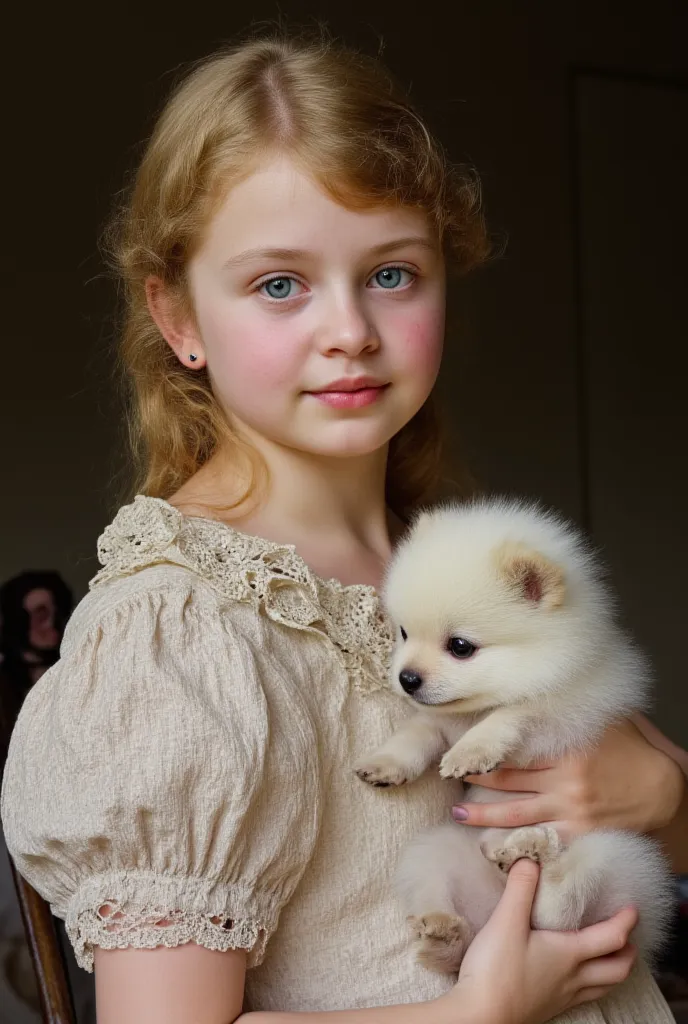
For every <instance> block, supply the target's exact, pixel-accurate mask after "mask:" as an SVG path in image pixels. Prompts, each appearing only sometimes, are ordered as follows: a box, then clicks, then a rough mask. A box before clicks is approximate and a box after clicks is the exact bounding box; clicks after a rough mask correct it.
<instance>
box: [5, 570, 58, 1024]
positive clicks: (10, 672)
mask: <svg viewBox="0 0 688 1024" xmlns="http://www.w3.org/2000/svg"><path fill="white" fill-rule="evenodd" d="M72 606H73V600H72V593H71V591H70V589H69V587H68V586H67V584H66V583H65V582H64V580H63V579H62V577H61V576H60V575H59V573H56V572H51V571H47V572H24V573H21V575H19V576H15V577H14V578H13V579H11V580H8V581H7V582H6V583H4V584H3V585H2V587H0V616H1V619H0V659H1V660H0V777H1V776H2V772H3V771H4V767H5V760H6V757H7V750H8V747H9V741H10V735H11V732H12V729H13V728H14V724H15V722H16V720H17V715H18V714H19V710H20V708H21V705H22V703H23V702H24V698H25V697H26V694H27V693H28V692H29V690H30V689H31V687H32V686H33V685H34V683H35V682H37V681H38V679H39V678H40V677H41V676H42V675H43V673H44V672H45V671H46V669H48V668H50V666H51V665H54V664H55V662H56V661H57V659H58V657H59V652H60V644H61V642H62V634H63V632H64V627H65V625H66V624H67V619H68V618H69V615H70V613H71V611H72ZM10 863H11V861H10ZM11 866H12V875H13V879H14V885H15V889H16V891H17V898H18V901H19V907H20V909H21V915H22V920H23V923H24V933H25V936H26V947H27V949H28V952H29V953H30V955H31V961H32V963H33V969H34V971H35V975H36V981H37V994H38V998H39V1001H40V1007H41V1015H42V1018H43V1020H44V1021H45V1022H46V1024H76V1016H75V1013H74V1005H73V1001H72V995H71V990H70V986H69V981H68V973H67V967H66V964H65V959H64V954H63V950H62V946H61V943H60V939H59V937H58V932H57V928H56V924H55V919H54V918H53V915H52V913H51V910H50V906H49V905H48V904H47V903H46V902H45V900H43V899H42V898H41V896H39V895H38V893H37V892H36V891H35V890H34V889H32V887H31V886H30V885H29V884H28V882H26V881H25V880H24V879H23V878H22V877H21V876H20V875H19V874H18V873H17V872H16V871H15V869H14V865H13V864H12V865H11ZM20 953H21V950H20V951H19V953H18V957H19V954H20ZM15 974H16V977H15ZM12 977H13V978H14V979H15V982H16V980H17V978H18V977H21V978H23V979H24V981H25V982H26V983H28V978H27V972H26V970H25V969H24V970H23V971H22V972H13V974H12ZM17 994H18V995H19V994H21V993H20V992H19V991H18V993H17Z"/></svg>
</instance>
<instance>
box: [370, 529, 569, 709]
mask: <svg viewBox="0 0 688 1024" xmlns="http://www.w3.org/2000/svg"><path fill="white" fill-rule="evenodd" d="M386 600H387V606H388V609H389V611H390V614H391V615H392V618H393V619H394V621H395V622H396V624H397V644H396V649H395V653H394V658H393V666H392V685H393V687H394V688H395V689H396V690H398V691H399V692H400V693H403V694H405V695H406V696H407V697H408V698H409V699H410V700H412V701H413V702H416V703H417V704H420V705H423V706H425V707H426V708H428V709H436V710H437V711H438V712H446V713H451V714H457V713H458V714H462V713H471V712H477V711H482V710H485V709H487V708H490V707H495V706H499V705H502V704H507V703H512V702H515V701H518V700H523V699H527V698H532V697H533V696H535V695H536V694H538V693H544V692H546V690H547V689H548V688H551V687H552V685H553V683H554V684H556V682H557V681H561V678H562V673H564V674H567V673H569V672H570V668H571V651H572V649H573V650H574V652H575V642H576V641H575V635H576V628H577V625H576V624H577V621H578V620H577V617H576V615H575V610H574V611H573V613H572V611H571V609H570V608H569V607H568V603H569V602H567V588H566V583H565V575H564V571H563V569H562V567H561V566H560V565H558V564H556V563H555V562H554V561H552V560H550V559H548V558H546V557H545V556H543V555H542V554H541V553H539V552H538V551H537V550H535V549H534V548H532V547H529V546H526V545H524V544H523V543H522V542H514V541H513V540H508V539H506V540H505V539H504V538H503V537H500V536H499V535H497V536H496V537H495V536H494V535H492V536H489V534H488V535H487V536H485V535H479V536H476V535H472V534H471V532H470V531H468V532H466V531H462V530H460V529H459V530H457V528H456V524H455V523H454V524H452V523H451V522H450V521H443V520H436V519H434V518H433V517H430V518H429V519H428V521H427V522H426V521H425V520H421V521H420V523H419V524H418V525H417V526H416V528H415V530H414V532H413V533H412V535H411V537H410V540H409V541H407V542H406V543H405V544H404V545H402V547H401V549H400V551H399V552H398V554H397V556H396V558H395V559H394V561H393V563H392V566H391V569H390V572H389V574H388V579H387V586H386ZM573 660H574V661H575V653H574V657H573Z"/></svg>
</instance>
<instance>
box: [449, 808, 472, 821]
mask: <svg viewBox="0 0 688 1024" xmlns="http://www.w3.org/2000/svg"><path fill="white" fill-rule="evenodd" d="M467 817H468V811H467V810H466V808H465V807H461V805H459V806H458V807H452V818H453V819H454V821H465V820H466V818H467Z"/></svg>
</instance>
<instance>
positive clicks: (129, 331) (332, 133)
mask: <svg viewBox="0 0 688 1024" xmlns="http://www.w3.org/2000/svg"><path fill="white" fill-rule="evenodd" d="M275 152H280V153H284V154H287V155H288V156H289V157H290V158H291V159H293V160H294V161H295V162H296V163H297V165H298V166H300V167H301V168H303V169H305V170H306V171H307V172H308V173H309V174H310V175H311V176H312V177H313V178H314V179H315V180H317V181H318V183H319V184H320V185H321V187H322V188H324V189H325V190H326V192H327V193H328V194H329V195H330V196H331V197H333V198H334V199H335V200H336V201H337V202H340V203H342V204H344V205H346V206H347V207H349V208H352V209H364V208H374V207H376V206H389V205H398V204H400V205H403V206H410V207H414V208H417V209H421V210H423V211H425V212H426V213H427V215H428V217H429V218H430V220H431V223H433V225H434V227H435V229H436V231H437V235H438V238H439V240H440V241H441V243H442V245H443V246H444V248H445V252H446V253H447V256H448V260H449V261H450V263H451V264H453V266H454V267H455V268H456V269H457V270H458V271H459V272H461V273H465V272H466V271H468V270H470V269H471V268H472V267H474V266H476V265H477V264H479V263H481V262H482V261H483V260H485V259H486V257H487V255H488V248H489V246H488V241H487V237H486V232H485V226H484V222H483V218H482V215H481V208H480V188H479V183H478V180H477V177H476V175H475V174H474V173H473V172H472V171H470V170H467V169H464V168H460V167H457V166H454V165H452V164H451V163H450V162H449V161H448V159H447V157H446V156H445V154H444V152H443V150H442V148H441V147H440V145H439V144H438V143H437V141H436V140H435V139H434V138H433V137H432V136H431V134H430V133H429V131H428V130H427V128H426V127H425V125H424V123H423V122H422V120H421V119H420V117H419V116H418V115H417V114H416V113H415V112H414V110H413V109H412V107H411V106H410V105H409V103H408V102H407V99H406V97H405V95H404V93H403V91H402V90H401V89H400V88H399V87H398V86H397V85H396V84H395V82H394V81H393V80H392V78H391V77H390V75H389V74H388V72H387V71H386V70H385V69H384V68H383V67H382V66H381V65H380V64H379V63H378V62H377V61H375V60H373V59H370V58H368V57H365V56H363V55H361V54H359V53H357V52H354V51H352V50H350V49H347V48H345V47H343V46H341V45H339V44H335V43H333V42H332V41H331V40H329V39H327V38H321V37H319V38H306V39H304V38H301V37H284V36H282V35H279V36H271V37H263V38H257V39H253V40H250V41H248V42H245V43H243V44H242V45H239V46H237V47H235V48H233V49H230V50H227V51H223V52H220V53H217V54H214V55H213V56H211V57H209V58H207V59H206V60H204V61H203V62H201V63H200V64H198V65H196V66H195V67H193V68H192V69H191V71H190V73H188V74H187V76H186V77H185V78H184V79H183V80H182V81H181V83H180V84H179V85H178V86H177V87H176V88H175V89H174V91H173V92H172V95H171V96H170V98H169V100H168V102H167V104H166V106H165V108H164V109H163V111H162V114H161V115H160V117H159V119H158V121H157V124H156V125H155V128H154V131H153V134H152V136H151V138H150V141H149V142H148V145H147V147H146V150H145V153H144V155H143V158H142V161H141V163H140V166H139V168H138V171H137V173H136V175H135V177H134V180H133V183H132V186H131V189H130V190H129V194H128V196H127V198H126V201H125V203H124V205H123V207H122V208H121V209H120V210H119V211H118V213H117V214H116V216H115V217H114V218H113V221H112V223H111V225H110V229H109V231H108V232H107V234H106V245H107V248H108V250H109V252H110V254H111V256H112V257H114V263H115V267H116V270H117V273H118V275H119V277H120V279H121V281H122V283H123V296H124V316H123V325H122V334H121V347H120V358H121V364H122V369H123V371H124V380H125V382H126V387H127V390H128V427H129V439H130V444H131V450H132V454H133V459H134V467H135V476H136V478H135V481H134V485H133V491H134V493H137V492H142V493H146V494H149V495H152V496H155V497H163V498H167V497H169V496H171V495H172V494H173V493H174V492H175V491H176V490H178V489H179V488H180V487H181V486H182V484H184V483H185V482H186V481H187V480H188V479H189V478H190V477H191V476H193V474H194V473H195V472H196V471H197V470H198V469H200V467H201V466H202V465H203V464H204V463H205V462H206V461H207V460H208V459H209V458H210V457H211V456H212V455H213V453H214V452H216V451H217V450H218V448H219V446H220V445H234V447H235V450H236V454H237V458H240V457H246V456H248V458H249V461H250V460H251V458H252V456H253V455H255V456H257V453H251V452H250V451H247V448H246V445H245V444H244V443H243V442H242V441H241V439H240V438H239V437H238V436H236V434H235V433H234V432H233V431H232V429H231V427H230V425H229V424H228V422H227V418H226V416H225V415H224V414H223V411H222V409H221V407H220V405H219V403H218V402H217V400H216V398H215V396H214V394H213V391H212V388H211V385H210V380H209V377H208V374H207V371H205V370H200V371H198V370H192V369H190V368H187V367H184V366H183V365H182V364H181V363H180V362H179V361H178V359H177V357H176V356H175V354H174V353H173V352H172V350H171V349H170V347H169V345H168V344H167V343H166V342H165V341H164V339H163V337H162V336H161V334H160V332H159V330H158V328H157V327H156V325H155V323H154V321H153V319H152V317H151V315H150V312H149V310H148V305H147V302H146V292H145V284H146V279H147V278H148V277H149V276H151V275H155V276H157V277H159V278H161V279H162V281H163V282H164V284H165V285H166V287H167V290H168V292H169V293H170V294H171V295H172V296H173V298H174V300H175V302H178V303H179V308H180V309H183V310H185V311H190V312H193V310H192V308H191V301H190V296H189V292H188V288H187V274H186V269H187V266H188V263H189V260H190V259H191V258H192V257H193V255H194V253H195V252H196V251H197V249H198V247H199V246H200V245H201V244H202V241H203V238H204V231H205V229H206V226H207V225H208V223H209V221H210V219H211V218H212V216H213V214H214V212H215V211H216V210H217V208H218V206H219V205H220V203H221V202H222V201H223V199H224V198H225V197H226V195H227V192H228V191H229V190H230V189H231V188H232V187H233V185H235V184H237V183H238V182H239V181H241V180H243V179H244V178H246V177H247V176H248V174H250V173H251V171H252V170H253V169H254V168H255V167H256V166H257V165H258V164H259V162H260V161H261V160H263V159H265V158H266V157H267V156H268V155H272V154H274V153H275ZM441 447H442V446H441V443H440V428H439V423H438V417H437V411H436V407H435V402H434V398H432V397H431V399H430V400H428V402H426V404H425V405H424V406H423V408H422V409H421V410H420V411H419V412H418V413H417V414H416V416H415V417H414V418H413V419H412V420H411V421H410V422H409V423H408V424H407V425H406V426H405V427H404V428H403V429H402V430H401V431H400V432H399V433H398V434H397V435H396V437H394V438H393V439H392V441H391V442H390V449H389V458H388V469H387V487H386V490H387V500H388V502H389V505H390V507H391V508H392V509H393V510H394V511H395V512H396V513H397V514H398V515H399V516H401V517H402V518H404V519H406V518H407V517H408V515H409V514H410V513H411V512H412V511H413V509H414V508H415V507H417V506H418V505H419V504H421V503H422V502H424V501H427V500H429V499H430V498H431V497H432V495H433V492H434V490H435V489H436V487H437V484H438V481H439V480H440V477H441V466H442V455H441ZM257 462H258V460H257V458H256V459H254V462H253V466H254V470H255V469H256V468H257ZM256 479H257V475H256V472H255V471H254V473H253V484H252V485H251V487H250V488H249V489H248V490H247V492H246V494H245V495H244V496H243V498H242V499H241V501H242V502H243V501H244V500H246V499H247V498H248V497H249V496H250V495H251V493H252V489H253V486H254V485H255V481H256ZM240 503H241V502H237V503H236V504H237V505H238V504H240ZM232 507H234V506H232Z"/></svg>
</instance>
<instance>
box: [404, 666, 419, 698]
mask: <svg viewBox="0 0 688 1024" xmlns="http://www.w3.org/2000/svg"><path fill="white" fill-rule="evenodd" d="M399 682H400V683H401V685H402V688H403V689H404V690H405V691H406V693H415V692H416V690H420V688H421V686H422V685H423V677H422V675H420V673H419V672H414V670H413V669H412V668H405V669H402V671H401V672H400V673H399Z"/></svg>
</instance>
